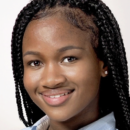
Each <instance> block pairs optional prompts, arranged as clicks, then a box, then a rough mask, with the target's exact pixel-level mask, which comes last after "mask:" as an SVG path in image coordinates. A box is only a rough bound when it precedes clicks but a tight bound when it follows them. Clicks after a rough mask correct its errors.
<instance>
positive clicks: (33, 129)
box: [22, 119, 41, 130]
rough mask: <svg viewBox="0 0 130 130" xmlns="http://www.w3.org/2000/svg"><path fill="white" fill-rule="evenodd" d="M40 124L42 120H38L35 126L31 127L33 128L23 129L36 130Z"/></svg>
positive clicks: (25, 129)
mask: <svg viewBox="0 0 130 130" xmlns="http://www.w3.org/2000/svg"><path fill="white" fill-rule="evenodd" d="M40 123H41V119H40V120H38V121H37V122H36V123H35V124H34V125H33V126H31V127H26V128H24V129H22V130H36V128H37V126H38V125H39V124H40Z"/></svg>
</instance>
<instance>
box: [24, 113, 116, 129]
mask: <svg viewBox="0 0 130 130" xmlns="http://www.w3.org/2000/svg"><path fill="white" fill-rule="evenodd" d="M49 122H50V121H49V117H48V116H44V117H43V118H42V119H40V120H39V121H38V122H36V123H35V124H34V125H33V126H32V127H27V128H25V129H23V130H46V129H47V127H48V126H49ZM79 130H118V129H116V127H115V118H114V114H113V112H112V113H110V114H108V115H106V116H104V117H102V118H100V119H98V120H97V121H95V122H93V123H91V124H89V125H87V126H84V127H82V128H80V129H79Z"/></svg>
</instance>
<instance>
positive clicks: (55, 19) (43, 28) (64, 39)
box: [23, 15, 91, 49]
mask: <svg viewBox="0 0 130 130" xmlns="http://www.w3.org/2000/svg"><path fill="white" fill-rule="evenodd" d="M90 39H91V38H90V35H89V34H88V32H86V31H82V30H80V29H79V28H76V27H75V26H73V25H72V24H70V23H68V22H67V21H66V20H65V19H64V18H63V17H61V15H54V16H51V17H48V18H45V19H44V18H43V19H38V20H33V21H31V22H30V23H29V24H28V26H27V28H26V30H25V33H24V37H23V47H24V46H26V47H27V46H31V47H32V46H35V45H38V44H37V43H39V47H41V45H42V46H43V45H44V47H47V46H52V47H53V48H55V47H62V46H64V45H71V44H75V45H81V46H82V45H85V44H86V42H87V43H90ZM24 49H26V48H24Z"/></svg>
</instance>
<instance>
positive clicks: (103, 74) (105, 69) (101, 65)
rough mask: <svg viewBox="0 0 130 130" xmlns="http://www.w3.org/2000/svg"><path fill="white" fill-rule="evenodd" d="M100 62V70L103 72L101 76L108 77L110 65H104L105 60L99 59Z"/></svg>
mask: <svg viewBox="0 0 130 130" xmlns="http://www.w3.org/2000/svg"><path fill="white" fill-rule="evenodd" d="M99 62H100V72H101V76H102V77H106V76H107V75H108V67H107V66H104V62H103V61H99Z"/></svg>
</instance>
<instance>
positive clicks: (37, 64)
mask: <svg viewBox="0 0 130 130" xmlns="http://www.w3.org/2000/svg"><path fill="white" fill-rule="evenodd" d="M29 65H30V66H32V67H38V66H41V65H42V63H41V62H40V61H38V60H35V61H31V62H30V63H29Z"/></svg>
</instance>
